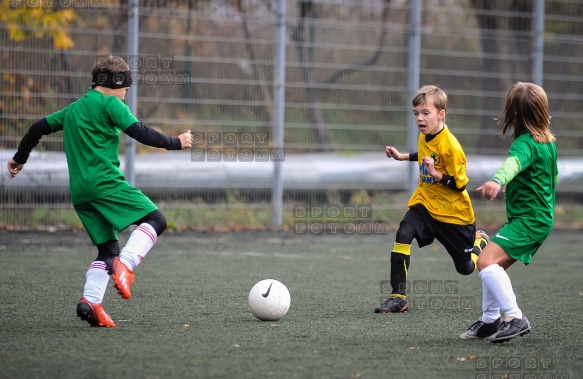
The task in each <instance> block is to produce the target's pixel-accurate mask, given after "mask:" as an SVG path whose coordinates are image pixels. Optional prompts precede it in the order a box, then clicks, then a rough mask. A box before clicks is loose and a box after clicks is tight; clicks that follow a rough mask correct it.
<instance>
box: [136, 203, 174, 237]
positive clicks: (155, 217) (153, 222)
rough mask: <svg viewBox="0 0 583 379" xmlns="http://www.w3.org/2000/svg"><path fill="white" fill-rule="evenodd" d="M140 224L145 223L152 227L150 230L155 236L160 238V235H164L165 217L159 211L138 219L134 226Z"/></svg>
mask: <svg viewBox="0 0 583 379" xmlns="http://www.w3.org/2000/svg"><path fill="white" fill-rule="evenodd" d="M142 223H146V224H149V225H150V226H152V228H154V230H155V231H156V234H157V235H158V236H160V235H161V234H162V233H164V230H166V227H167V226H168V224H167V222H166V217H164V214H162V212H161V211H160V210H159V209H156V210H155V211H152V212H150V213H148V214H147V215H146V216H145V217H143V218H142V219H140V220H139V221H138V222H137V223H136V224H138V225H139V224H142Z"/></svg>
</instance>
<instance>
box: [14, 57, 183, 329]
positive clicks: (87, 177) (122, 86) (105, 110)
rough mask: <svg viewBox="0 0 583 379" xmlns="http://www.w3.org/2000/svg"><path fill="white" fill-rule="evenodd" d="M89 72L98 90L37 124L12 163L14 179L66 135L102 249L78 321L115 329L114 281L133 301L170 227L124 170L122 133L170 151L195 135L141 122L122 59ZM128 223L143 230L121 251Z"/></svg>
mask: <svg viewBox="0 0 583 379" xmlns="http://www.w3.org/2000/svg"><path fill="white" fill-rule="evenodd" d="M91 74H92V85H91V88H90V89H89V91H88V92H87V93H85V95H83V96H82V97H81V98H80V99H79V100H77V101H75V102H73V103H71V104H69V105H68V106H66V107H65V108H63V109H61V110H60V111H57V112H55V113H53V114H51V115H49V116H46V117H45V118H42V119H40V120H38V121H36V122H35V123H34V124H32V126H31V127H30V129H29V130H28V132H27V133H26V134H25V135H24V137H23V138H22V140H21V142H20V145H19V146H18V151H17V152H16V154H15V155H14V157H13V158H12V159H10V160H9V161H8V171H9V172H10V175H11V176H12V177H13V178H14V177H15V176H16V175H18V173H20V171H21V170H22V169H23V166H24V164H25V163H26V162H27V160H28V157H29V155H30V152H31V151H32V149H33V148H34V147H35V146H36V145H37V144H38V143H39V141H40V140H41V138H42V136H44V135H48V134H51V133H55V132H58V131H62V132H63V143H64V147H65V155H66V157H67V165H68V168H69V178H70V179H69V192H70V196H71V200H72V202H73V206H74V208H75V211H76V213H77V215H78V216H79V219H80V220H81V222H82V223H83V226H84V227H85V229H86V230H87V233H88V234H89V237H90V238H91V241H92V242H93V243H94V244H95V245H96V247H97V258H95V260H94V261H93V262H92V263H91V264H90V266H89V269H88V270H87V273H86V281H85V287H84V289H83V296H82V298H81V300H80V302H79V303H78V305H77V316H78V317H80V318H81V319H82V320H84V321H86V322H88V323H89V325H91V326H101V327H115V326H116V325H115V323H114V322H113V320H112V319H111V317H110V316H109V314H107V313H106V312H105V311H104V310H103V307H102V305H101V303H102V301H103V298H104V296H105V290H106V289H107V284H108V282H109V275H111V277H112V279H113V282H114V285H115V287H116V288H117V290H118V292H119V294H120V295H121V296H122V297H123V298H124V299H129V298H130V297H131V291H130V286H131V285H132V283H133V281H134V269H135V268H136V266H137V265H138V264H139V263H140V262H141V260H142V259H144V257H145V256H146V254H147V253H148V252H149V251H150V249H151V248H152V247H153V245H154V244H155V243H156V240H157V238H158V236H159V235H160V234H162V233H163V232H164V230H165V229H166V219H165V218H164V215H163V214H162V213H161V212H160V210H159V209H158V207H157V206H156V205H154V203H153V202H152V201H151V200H150V199H149V198H148V197H147V196H146V195H144V194H143V193H142V192H141V191H140V190H139V189H137V188H135V187H133V186H131V185H130V183H128V182H127V181H126V180H125V179H124V174H123V172H122V171H121V170H120V169H119V164H120V162H119V158H118V150H119V142H120V133H121V132H124V133H125V134H127V135H128V136H130V137H132V138H134V139H136V140H137V141H139V142H141V143H143V144H146V145H149V146H153V147H158V148H164V149H167V150H182V149H187V148H189V147H192V134H191V133H190V130H189V131H187V132H186V133H183V134H181V135H179V136H178V137H170V136H167V135H165V134H162V133H160V132H157V131H156V130H154V129H151V128H149V127H147V126H145V125H144V124H142V123H141V122H140V121H138V120H137V118H136V117H135V116H134V115H133V113H132V112H131V110H130V109H129V108H128V106H127V105H126V104H125V103H123V101H122V100H123V99H124V98H125V94H126V92H127V91H128V90H129V88H130V86H131V84H132V76H131V71H130V69H129V66H128V65H127V63H126V62H125V61H124V60H123V59H122V58H120V57H114V56H109V57H106V58H102V59H99V60H98V61H97V62H96V63H95V65H94V66H93V70H92V72H91ZM130 225H137V228H136V229H135V230H134V231H133V232H132V233H131V235H130V237H129V239H128V241H127V243H126V245H125V246H124V248H123V249H121V251H120V247H119V244H118V236H117V233H118V232H119V231H122V230H124V229H125V228H127V227H128V226H130Z"/></svg>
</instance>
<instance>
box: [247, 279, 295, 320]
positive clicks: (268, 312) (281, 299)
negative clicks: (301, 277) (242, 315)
mask: <svg viewBox="0 0 583 379" xmlns="http://www.w3.org/2000/svg"><path fill="white" fill-rule="evenodd" d="M247 304H248V305H249V309H250V310H251V313H253V315H254V316H255V317H257V318H258V319H259V320H261V321H276V320H279V319H280V318H282V317H283V316H285V315H286V313H287V311H288V310H289V306H290V304H291V296H290V294H289V291H288V289H287V287H286V286H285V285H283V283H281V282H279V281H277V280H275V279H265V280H262V281H260V282H258V283H257V284H255V285H254V286H253V288H251V291H249V298H248V299H247Z"/></svg>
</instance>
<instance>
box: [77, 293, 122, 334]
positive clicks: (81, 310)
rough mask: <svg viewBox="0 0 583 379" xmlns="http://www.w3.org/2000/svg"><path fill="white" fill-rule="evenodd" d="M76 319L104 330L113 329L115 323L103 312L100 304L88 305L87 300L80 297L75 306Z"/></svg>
mask: <svg viewBox="0 0 583 379" xmlns="http://www.w3.org/2000/svg"><path fill="white" fill-rule="evenodd" d="M77 317H79V318H81V320H83V321H87V322H88V323H89V325H91V326H102V327H106V328H115V327H116V325H115V322H113V320H112V319H111V316H110V315H108V314H107V313H106V312H105V311H104V310H103V307H102V306H101V304H93V303H90V302H89V300H87V299H86V298H84V297H82V298H81V301H80V302H79V304H77Z"/></svg>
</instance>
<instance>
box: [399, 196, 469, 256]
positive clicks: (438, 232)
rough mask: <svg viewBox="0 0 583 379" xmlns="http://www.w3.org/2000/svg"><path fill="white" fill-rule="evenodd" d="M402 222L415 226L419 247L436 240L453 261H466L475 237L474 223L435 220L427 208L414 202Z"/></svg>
mask: <svg viewBox="0 0 583 379" xmlns="http://www.w3.org/2000/svg"><path fill="white" fill-rule="evenodd" d="M402 222H406V223H407V224H409V225H411V226H413V228H415V237H414V238H415V239H416V240H417V243H418V244H419V247H420V248H421V247H424V246H427V245H430V244H432V243H433V241H434V240H438V241H439V242H440V243H441V244H442V245H443V247H445V250H447V252H448V253H449V255H450V256H451V258H452V259H453V260H454V262H467V261H468V260H470V259H471V256H470V253H471V252H472V249H473V247H474V241H475V239H476V224H475V223H474V224H470V225H455V224H448V223H445V222H441V221H437V220H436V219H434V218H433V217H431V215H430V214H429V212H427V209H426V208H425V207H424V206H423V205H421V204H416V205H414V206H412V207H411V209H409V211H408V212H407V213H406V214H405V217H404V218H403V221H402Z"/></svg>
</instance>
